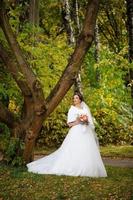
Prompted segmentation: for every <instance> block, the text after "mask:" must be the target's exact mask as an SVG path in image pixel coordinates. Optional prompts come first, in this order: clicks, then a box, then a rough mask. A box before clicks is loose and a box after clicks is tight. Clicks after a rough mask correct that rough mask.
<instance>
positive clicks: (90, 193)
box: [0, 165, 133, 200]
mask: <svg viewBox="0 0 133 200" xmlns="http://www.w3.org/2000/svg"><path fill="white" fill-rule="evenodd" d="M106 169H107V173H108V177H107V178H89V177H69V176H56V175H37V174H33V173H28V172H27V170H26V169H25V168H11V167H8V166H5V165H2V166H1V167H0V200H132V199H133V169H128V168H117V167H109V166H106Z"/></svg>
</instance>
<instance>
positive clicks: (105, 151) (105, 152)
mask: <svg viewBox="0 0 133 200" xmlns="http://www.w3.org/2000/svg"><path fill="white" fill-rule="evenodd" d="M56 149H57V148H49V147H44V148H41V149H39V148H36V150H35V154H36V155H38V154H39V155H41V154H42V155H47V154H50V153H51V152H53V151H55V150H56ZM100 152H101V155H102V156H105V157H112V158H116V157H120V158H125V157H126V158H133V146H132V145H123V146H114V145H108V146H104V147H102V146H100Z"/></svg>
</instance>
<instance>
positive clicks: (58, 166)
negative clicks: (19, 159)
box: [27, 93, 107, 177]
mask: <svg viewBox="0 0 133 200" xmlns="http://www.w3.org/2000/svg"><path fill="white" fill-rule="evenodd" d="M67 124H68V126H69V127H70V130H69V132H68V134H67V136H66V138H65V139H64V141H63V143H62V145H61V146H60V148H59V149H57V150H56V151H55V152H53V153H51V154H50V155H48V156H45V157H43V158H41V159H38V160H36V161H33V162H31V163H29V164H27V167H28V171H29V172H33V173H38V174H56V175H68V176H89V177H106V176H107V173H106V170H105V167H104V164H103V162H102V159H101V156H100V152H99V146H98V145H99V144H98V140H97V137H96V133H95V130H94V124H93V120H92V116H91V113H90V110H89V107H88V106H87V105H86V104H85V102H83V97H82V95H81V94H80V93H75V95H74V97H73V105H72V106H71V107H70V109H69V112H68V118H67Z"/></svg>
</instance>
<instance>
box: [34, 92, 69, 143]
mask: <svg viewBox="0 0 133 200" xmlns="http://www.w3.org/2000/svg"><path fill="white" fill-rule="evenodd" d="M70 96H72V94H71V91H70V92H69V93H68V94H67V95H66V97H65V98H64V99H63V101H62V102H61V104H60V105H59V106H58V107H57V108H56V110H55V111H54V112H53V113H52V114H51V115H50V116H49V117H48V119H47V120H46V121H45V122H44V125H43V129H42V131H41V133H40V135H39V137H38V139H37V146H38V147H39V146H40V147H43V146H48V147H57V146H60V144H61V143H62V141H63V140H64V138H65V136H66V134H67V133H68V125H67V123H66V122H67V113H68V109H69V107H70V105H71V104H70V102H71V99H70Z"/></svg>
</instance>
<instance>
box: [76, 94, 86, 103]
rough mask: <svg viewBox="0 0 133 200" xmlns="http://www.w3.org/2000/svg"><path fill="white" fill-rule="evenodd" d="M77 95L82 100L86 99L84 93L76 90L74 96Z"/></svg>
mask: <svg viewBox="0 0 133 200" xmlns="http://www.w3.org/2000/svg"><path fill="white" fill-rule="evenodd" d="M75 95H77V96H78V97H79V99H80V101H81V102H82V101H84V98H83V95H82V94H81V93H80V92H75V93H74V96H75Z"/></svg>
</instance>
